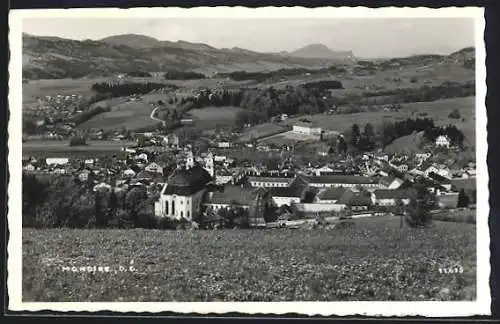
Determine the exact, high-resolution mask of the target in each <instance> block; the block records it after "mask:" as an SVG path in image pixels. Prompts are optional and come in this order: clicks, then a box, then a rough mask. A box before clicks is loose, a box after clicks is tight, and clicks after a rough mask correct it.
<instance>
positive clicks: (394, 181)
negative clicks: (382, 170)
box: [380, 176, 404, 189]
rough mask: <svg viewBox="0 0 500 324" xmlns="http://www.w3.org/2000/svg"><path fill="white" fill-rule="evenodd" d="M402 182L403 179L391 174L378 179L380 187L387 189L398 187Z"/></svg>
mask: <svg viewBox="0 0 500 324" xmlns="http://www.w3.org/2000/svg"><path fill="white" fill-rule="evenodd" d="M403 183H404V180H403V179H400V178H398V177H393V176H387V177H383V178H381V179H380V184H381V185H382V187H384V188H387V189H398V188H399V187H401V185H402V184H403Z"/></svg>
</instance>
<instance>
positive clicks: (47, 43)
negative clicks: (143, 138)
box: [23, 34, 354, 79]
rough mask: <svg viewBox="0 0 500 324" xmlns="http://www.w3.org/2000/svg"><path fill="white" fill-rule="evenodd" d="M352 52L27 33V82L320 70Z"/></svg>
mask: <svg viewBox="0 0 500 324" xmlns="http://www.w3.org/2000/svg"><path fill="white" fill-rule="evenodd" d="M353 60H354V56H353V55H352V52H335V51H333V50H331V49H329V48H328V47H326V46H324V45H321V44H313V45H309V46H306V47H303V48H301V49H298V50H296V51H293V52H290V53H285V52H282V53H259V52H255V51H250V50H246V49H242V48H237V47H234V48H231V49H225V48H222V49H218V48H215V47H212V46H210V45H207V44H201V43H190V42H185V41H177V42H170V41H160V40H157V39H155V38H153V37H149V36H144V35H135V34H126V35H117V36H110V37H106V38H103V39H100V40H83V41H78V40H71V39H64V38H58V37H42V36H33V35H28V34H23V78H25V79H41V78H79V77H85V76H106V75H110V74H115V73H126V72H135V71H148V72H162V71H166V70H169V69H176V70H193V71H199V72H203V73H207V74H210V73H216V72H231V71H240V70H245V71H248V72H251V71H269V70H277V69H281V68H293V67H303V68H320V67H326V66H331V65H345V64H352V62H353Z"/></svg>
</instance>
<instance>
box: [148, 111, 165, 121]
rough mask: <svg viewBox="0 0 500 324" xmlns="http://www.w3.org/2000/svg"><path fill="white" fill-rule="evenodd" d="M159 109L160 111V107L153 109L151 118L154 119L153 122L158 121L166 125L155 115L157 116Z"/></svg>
mask: <svg viewBox="0 0 500 324" xmlns="http://www.w3.org/2000/svg"><path fill="white" fill-rule="evenodd" d="M157 109H158V107H156V108H155V109H153V111H152V112H151V115H150V117H151V119H152V120H154V121H157V122H160V123H164V121H163V120H161V119H158V118H156V117H155V114H156V110H157Z"/></svg>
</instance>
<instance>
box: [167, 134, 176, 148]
mask: <svg viewBox="0 0 500 324" xmlns="http://www.w3.org/2000/svg"><path fill="white" fill-rule="evenodd" d="M163 145H165V146H168V147H172V148H177V147H179V137H178V136H177V135H175V134H173V133H171V134H168V135H166V136H163Z"/></svg>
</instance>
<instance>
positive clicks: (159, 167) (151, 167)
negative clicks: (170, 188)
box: [144, 162, 166, 175]
mask: <svg viewBox="0 0 500 324" xmlns="http://www.w3.org/2000/svg"><path fill="white" fill-rule="evenodd" d="M165 167H166V164H165V163H163V162H151V163H150V164H148V165H147V166H146V167H145V168H144V170H145V171H147V172H151V173H158V174H161V175H163V173H164V171H165Z"/></svg>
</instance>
